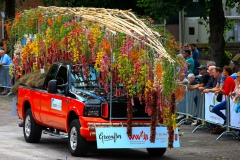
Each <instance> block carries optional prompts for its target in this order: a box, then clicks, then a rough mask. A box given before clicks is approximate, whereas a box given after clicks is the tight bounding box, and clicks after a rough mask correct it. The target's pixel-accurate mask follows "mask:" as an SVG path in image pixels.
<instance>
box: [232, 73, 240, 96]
mask: <svg viewBox="0 0 240 160" xmlns="http://www.w3.org/2000/svg"><path fill="white" fill-rule="evenodd" d="M230 96H231V97H233V96H234V99H236V98H237V99H238V98H240V72H237V74H236V80H235V88H234V91H233V92H231V93H230Z"/></svg>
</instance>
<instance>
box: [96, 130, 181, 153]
mask: <svg viewBox="0 0 240 160" xmlns="http://www.w3.org/2000/svg"><path fill="white" fill-rule="evenodd" d="M96 139H97V147H98V148H99V149H106V148H168V131H167V127H156V136H155V143H151V142H150V127H132V136H128V135H127V128H126V127H108V128H96ZM173 140H174V142H173V147H175V148H176V147H180V141H179V135H178V129H176V130H175V131H174V137H173Z"/></svg>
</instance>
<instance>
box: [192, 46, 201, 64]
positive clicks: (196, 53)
mask: <svg viewBox="0 0 240 160" xmlns="http://www.w3.org/2000/svg"><path fill="white" fill-rule="evenodd" d="M191 49H192V57H193V59H194V60H195V61H196V62H198V58H199V51H198V50H197V45H196V44H195V43H192V44H191Z"/></svg>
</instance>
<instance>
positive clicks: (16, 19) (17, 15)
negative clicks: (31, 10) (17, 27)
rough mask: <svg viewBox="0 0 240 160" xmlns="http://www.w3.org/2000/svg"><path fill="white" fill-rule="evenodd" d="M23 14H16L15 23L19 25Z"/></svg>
mask: <svg viewBox="0 0 240 160" xmlns="http://www.w3.org/2000/svg"><path fill="white" fill-rule="evenodd" d="M21 14H22V13H21V12H17V13H15V22H16V24H17V23H18V21H19V19H20V18H21Z"/></svg>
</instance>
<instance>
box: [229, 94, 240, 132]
mask: <svg viewBox="0 0 240 160" xmlns="http://www.w3.org/2000/svg"><path fill="white" fill-rule="evenodd" d="M236 106H237V104H236V103H234V101H233V99H231V98H230V126H234V127H239V128H240V113H236V112H235V110H234V108H235V107H236Z"/></svg>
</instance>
